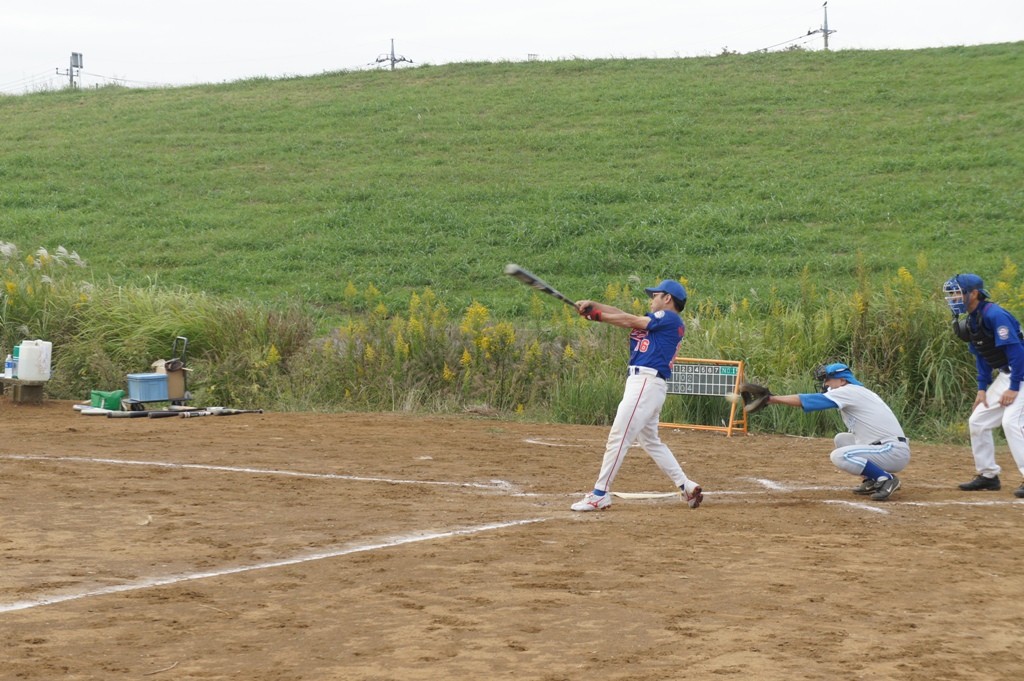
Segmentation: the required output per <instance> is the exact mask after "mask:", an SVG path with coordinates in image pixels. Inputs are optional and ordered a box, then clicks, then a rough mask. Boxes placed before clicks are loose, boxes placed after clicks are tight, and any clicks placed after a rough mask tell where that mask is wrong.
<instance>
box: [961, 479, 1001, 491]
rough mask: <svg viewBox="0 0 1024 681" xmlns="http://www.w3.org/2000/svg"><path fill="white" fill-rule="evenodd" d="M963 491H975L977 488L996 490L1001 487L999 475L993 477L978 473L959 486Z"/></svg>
mask: <svg viewBox="0 0 1024 681" xmlns="http://www.w3.org/2000/svg"><path fill="white" fill-rule="evenodd" d="M959 487H960V489H962V490H963V491H965V492H977V491H979V490H985V491H990V492H998V491H999V488H1000V487H1002V485H1001V484H999V476H998V475H997V476H995V477H994V478H986V477H985V476H984V475H979V476H977V477H976V478H974V480H971V481H970V482H965V483H963V484H962V485H960V486H959Z"/></svg>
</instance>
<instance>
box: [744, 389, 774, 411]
mask: <svg viewBox="0 0 1024 681" xmlns="http://www.w3.org/2000/svg"><path fill="white" fill-rule="evenodd" d="M739 391H740V393H739V394H740V397H741V398H742V399H743V411H745V412H747V413H748V414H753V413H754V412H758V411H761V410H762V409H764V408H765V407H767V406H768V398H769V397H771V396H772V391H771V390H769V389H768V388H766V387H764V386H763V385H758V384H757V383H740V387H739Z"/></svg>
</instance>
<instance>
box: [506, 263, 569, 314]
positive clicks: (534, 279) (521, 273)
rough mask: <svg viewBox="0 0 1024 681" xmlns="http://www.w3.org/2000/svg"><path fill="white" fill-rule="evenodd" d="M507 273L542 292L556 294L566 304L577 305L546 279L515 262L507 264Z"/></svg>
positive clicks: (550, 294)
mask: <svg viewBox="0 0 1024 681" xmlns="http://www.w3.org/2000/svg"><path fill="white" fill-rule="evenodd" d="M505 274H507V275H509V276H510V277H515V278H516V279H518V280H519V281H521V282H523V283H524V284H526V285H527V286H532V287H533V288H535V289H537V290H538V291H540V292H542V293H546V294H548V295H549V296H554V297H555V298H558V299H559V300H561V301H562V302H563V303H565V304H566V305H572V306H573V307H576V301H574V300H569V299H568V298H567V297H565V296H564V295H562V294H561V293H559V292H558V291H556V290H555V289H553V288H551V286H550V285H549V284H548V283H547V282H546V281H544V280H543V279H541V278H540V277H538V276H537V275H536V274H533V273H532V272H529V271H527V270H524V269H523V268H522V267H520V266H519V265H515V264H513V263H509V264H508V265H505Z"/></svg>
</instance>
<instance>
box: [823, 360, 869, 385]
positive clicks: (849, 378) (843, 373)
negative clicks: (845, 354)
mask: <svg viewBox="0 0 1024 681" xmlns="http://www.w3.org/2000/svg"><path fill="white" fill-rule="evenodd" d="M825 378H844V379H846V382H847V383H852V384H854V385H859V386H861V387H863V386H864V384H863V383H861V382H860V381H858V380H857V379H856V378H854V377H853V372H852V371H850V367H848V366H846V365H845V364H839V363H836V364H828V365H826V366H825Z"/></svg>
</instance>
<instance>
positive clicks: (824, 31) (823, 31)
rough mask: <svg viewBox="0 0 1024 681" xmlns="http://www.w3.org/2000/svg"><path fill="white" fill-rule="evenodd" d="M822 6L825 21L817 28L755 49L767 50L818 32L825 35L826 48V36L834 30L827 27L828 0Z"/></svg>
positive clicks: (803, 38)
mask: <svg viewBox="0 0 1024 681" xmlns="http://www.w3.org/2000/svg"><path fill="white" fill-rule="evenodd" d="M822 8H824V10H825V23H824V24H822V27H821V28H819V29H817V30H814V31H810V30H808V31H807V33H805V34H804V35H802V36H800V37H798V38H790V39H789V40H784V41H782V42H781V43H776V44H775V45H769V46H768V47H763V48H761V49H760V50H757V51H758V52H767V51H768V50H770V49H773V48H775V47H779V46H781V45H785V44H787V43H792V42H796V41H797V40H805V39H807V38H810V37H813V36H814V35H816V34H818V33H821V34H822V35H823V36H825V49H826V50H827V49H828V37H829V35H830V34H832V33H835V31H834V30H829V27H828V0H825V4H824V5H822ZM807 42H810V41H809V40H808V41H807Z"/></svg>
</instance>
